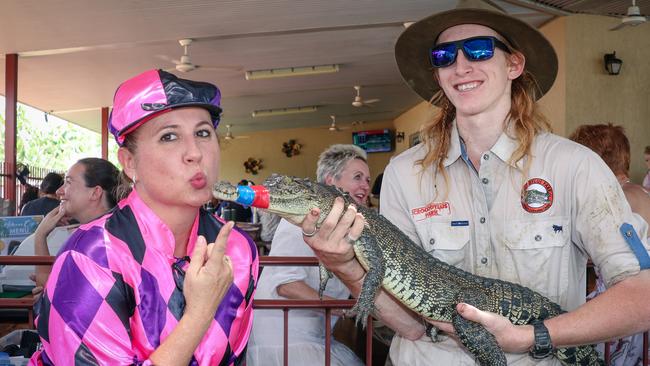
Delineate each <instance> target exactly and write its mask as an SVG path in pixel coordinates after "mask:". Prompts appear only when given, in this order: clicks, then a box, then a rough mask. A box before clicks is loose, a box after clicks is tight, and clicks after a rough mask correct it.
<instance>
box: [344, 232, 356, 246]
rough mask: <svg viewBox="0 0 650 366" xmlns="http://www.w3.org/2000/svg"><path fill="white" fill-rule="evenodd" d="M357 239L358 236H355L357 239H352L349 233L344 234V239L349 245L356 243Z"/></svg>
mask: <svg viewBox="0 0 650 366" xmlns="http://www.w3.org/2000/svg"><path fill="white" fill-rule="evenodd" d="M357 240H359V238H357V239H353V238H352V237H351V236H350V233H347V234H346V235H345V241H347V242H348V244H350V245H354V243H356V242H357Z"/></svg>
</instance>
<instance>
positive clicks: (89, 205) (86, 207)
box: [33, 158, 119, 286]
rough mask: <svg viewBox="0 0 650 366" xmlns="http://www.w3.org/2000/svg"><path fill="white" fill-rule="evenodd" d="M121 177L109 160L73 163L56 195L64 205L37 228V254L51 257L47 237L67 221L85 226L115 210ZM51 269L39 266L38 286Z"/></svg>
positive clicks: (37, 270)
mask: <svg viewBox="0 0 650 366" xmlns="http://www.w3.org/2000/svg"><path fill="white" fill-rule="evenodd" d="M118 177H119V171H118V169H117V168H116V167H115V165H113V164H112V163H111V162H110V161H108V160H104V159H99V158H85V159H81V160H79V161H77V162H76V163H75V164H73V165H72V166H71V167H70V169H68V172H67V173H66V175H65V178H64V183H63V185H62V186H61V187H59V189H58V190H57V192H56V194H57V196H58V197H59V198H60V199H61V204H60V205H59V207H57V208H55V209H53V210H52V211H50V212H49V213H48V214H47V215H45V217H44V218H43V221H41V223H40V224H39V225H38V228H36V232H35V233H34V238H33V240H34V255H51V253H50V250H49V249H48V243H47V237H48V236H49V235H50V233H51V232H52V231H53V230H54V229H55V228H56V227H57V226H58V225H61V224H63V225H65V224H66V223H67V219H69V218H72V219H74V220H76V221H77V222H78V223H79V224H82V225H83V224H86V223H88V222H90V221H92V220H94V219H96V218H98V217H100V216H101V215H103V214H105V213H106V212H108V211H109V210H110V209H112V208H113V207H115V205H116V204H117V199H116V196H115V194H116V188H117V183H118V181H119V179H118ZM77 226H78V225H77ZM50 269H51V266H36V276H35V282H36V286H44V285H45V282H46V281H47V277H48V276H49V274H50Z"/></svg>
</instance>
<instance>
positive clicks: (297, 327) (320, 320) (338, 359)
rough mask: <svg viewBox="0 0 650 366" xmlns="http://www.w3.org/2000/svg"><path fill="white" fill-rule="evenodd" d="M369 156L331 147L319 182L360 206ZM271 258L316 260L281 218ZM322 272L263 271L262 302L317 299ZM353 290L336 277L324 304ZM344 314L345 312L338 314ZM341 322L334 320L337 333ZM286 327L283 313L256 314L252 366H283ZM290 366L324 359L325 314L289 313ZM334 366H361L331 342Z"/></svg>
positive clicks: (322, 156) (320, 161) (366, 187)
mask: <svg viewBox="0 0 650 366" xmlns="http://www.w3.org/2000/svg"><path fill="white" fill-rule="evenodd" d="M366 159H367V156H366V152H365V151H363V150H362V149H361V148H359V147H358V146H354V145H332V146H330V147H329V148H328V149H326V150H325V151H323V152H322V153H321V154H320V157H319V159H318V166H317V168H316V177H317V181H318V182H319V183H323V184H327V185H334V186H336V187H338V188H340V189H341V190H343V191H345V192H348V193H349V194H350V196H351V197H352V199H353V200H354V201H355V202H356V203H357V204H359V205H365V203H366V198H367V197H368V194H369V193H370V183H369V182H370V172H369V170H368V164H367V162H366ZM269 256H305V257H313V256H314V252H313V251H312V250H311V249H310V248H309V246H307V245H306V244H305V243H304V241H303V238H302V233H301V231H300V228H299V227H297V226H295V225H293V224H290V223H289V222H288V221H286V220H284V219H282V220H280V223H279V224H278V228H277V230H276V231H275V235H274V236H273V241H272V243H271V252H270V253H269ZM318 287H319V274H318V267H284V266H271V267H268V268H265V269H264V270H263V271H262V276H261V278H260V281H259V286H258V288H257V295H256V298H257V299H294V300H317V299H319V297H318V290H317V289H318ZM349 295H350V292H349V291H348V289H347V288H346V287H345V286H344V285H343V284H342V283H341V282H340V281H339V280H338V279H336V278H332V279H330V281H329V282H328V283H327V287H326V288H325V292H324V295H323V298H324V299H347V298H348V297H349ZM338 314H339V315H340V314H341V313H340V312H338ZM338 319H339V317H338V316H332V323H331V326H332V328H333V327H334V324H335V323H336V321H337V320H338ZM283 324H284V315H283V312H282V311H281V310H256V311H255V320H254V322H253V332H252V334H251V340H250V345H249V349H248V357H247V364H248V365H249V366H258V365H259V366H279V365H283V349H284V346H283V340H284V337H283V331H284V328H283ZM288 332H289V344H288V347H289V360H288V361H289V365H318V364H322V363H323V362H324V360H325V312H324V311H323V310H322V309H313V310H312V309H308V310H291V311H290V312H289V328H288ZM331 356H332V358H331V364H332V365H334V366H337V365H338V366H347V365H362V363H361V361H360V360H359V358H358V357H357V356H356V355H355V354H354V352H352V351H351V350H350V349H349V348H347V347H346V346H345V345H343V344H341V343H339V342H337V341H335V340H334V339H332V348H331Z"/></svg>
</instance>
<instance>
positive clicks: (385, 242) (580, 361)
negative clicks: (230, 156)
mask: <svg viewBox="0 0 650 366" xmlns="http://www.w3.org/2000/svg"><path fill="white" fill-rule="evenodd" d="M212 193H213V195H214V196H215V197H216V198H218V199H221V200H228V201H236V202H239V203H242V204H246V205H252V206H254V207H258V208H260V209H264V210H267V211H268V212H271V213H274V214H277V215H280V216H281V217H283V218H284V219H286V220H287V221H289V222H291V223H293V224H295V225H300V224H301V223H302V221H303V219H304V217H305V215H307V213H308V212H309V210H311V209H312V208H314V207H318V208H319V209H320V210H321V215H320V219H319V220H320V222H322V220H324V218H325V217H326V216H327V215H328V214H329V212H330V209H331V208H332V205H333V203H334V199H335V198H336V197H342V198H343V200H344V201H345V203H346V207H347V205H350V204H354V201H353V200H352V198H351V197H350V196H349V195H348V194H347V193H345V192H342V191H340V190H338V189H337V188H336V187H333V186H326V185H323V184H320V183H313V182H311V181H310V180H309V179H305V178H296V177H288V176H283V175H276V174H274V175H272V176H271V177H269V178H267V179H266V180H265V181H264V183H263V184H262V186H255V187H246V186H240V187H236V186H233V185H231V184H230V183H228V182H218V183H216V184H215V185H214V187H213V192H212ZM355 206H356V205H355ZM357 210H358V211H359V212H361V214H362V215H363V217H364V218H365V221H366V222H365V226H364V229H363V232H362V234H361V236H360V237H359V238H358V239H357V240H356V241H355V243H354V244H353V248H354V252H355V255H356V257H357V259H358V260H359V262H360V263H361V265H362V266H363V268H364V269H365V270H366V272H367V274H366V278H365V279H364V282H363V284H362V290H361V292H360V294H359V296H358V299H357V302H356V304H355V305H354V307H353V308H352V311H353V312H356V314H357V320H359V319H360V320H361V321H362V322H364V325H365V319H367V317H368V315H369V314H370V313H371V312H373V311H374V310H375V309H374V299H375V296H376V294H377V292H378V290H379V288H380V287H383V289H384V290H385V291H387V292H388V293H390V294H391V295H392V296H394V297H395V298H396V299H398V300H399V301H400V302H402V303H403V304H404V305H406V306H407V307H408V308H409V309H411V310H413V311H414V312H416V313H418V314H420V315H421V316H422V317H424V318H426V319H430V320H438V321H444V322H450V323H452V324H453V327H454V329H455V331H456V333H457V335H458V337H459V340H460V342H461V343H462V344H463V345H464V346H465V347H466V348H467V349H468V350H469V351H470V352H471V353H472V354H473V355H474V356H475V358H476V361H477V362H478V363H479V364H480V365H483V366H488V365H489V366H501V365H506V364H507V362H506V357H505V354H504V352H503V350H502V349H501V348H500V347H499V345H498V343H497V341H496V339H495V338H494V336H493V335H492V334H491V333H489V332H488V331H487V330H486V329H485V328H484V327H483V326H482V325H480V324H478V323H475V322H472V321H469V320H466V319H464V318H463V317H461V316H460V315H459V314H458V313H457V312H456V304H458V303H459V302H464V303H468V304H471V305H473V306H475V307H477V308H479V309H481V310H485V311H490V312H494V313H497V314H501V315H503V316H504V317H506V318H508V319H509V320H510V321H511V322H512V323H513V324H516V325H522V324H533V323H535V322H538V321H543V320H544V319H547V318H549V317H553V316H556V315H558V314H561V313H563V312H564V311H563V310H562V308H561V307H560V306H559V305H558V304H556V303H554V302H552V301H551V300H549V299H548V298H546V297H544V296H543V295H541V294H539V293H537V292H535V291H533V290H531V289H529V288H527V287H524V286H521V285H518V284H515V283H511V282H507V281H502V280H498V279H493V278H487V277H481V276H477V275H474V274H471V273H469V272H466V271H464V270H462V269H459V268H456V267H454V266H451V265H449V264H447V263H445V262H443V261H441V260H439V259H436V258H435V257H433V256H431V255H430V254H429V253H427V252H426V251H425V250H424V249H423V248H422V247H420V246H419V245H417V244H415V243H414V242H413V241H411V240H410V238H409V237H408V236H407V235H406V234H404V233H403V232H402V231H401V230H399V229H398V228H397V227H396V226H395V225H393V224H392V223H391V222H390V221H388V220H387V219H386V218H384V217H383V216H381V215H379V214H377V213H376V212H375V211H373V210H372V209H368V208H365V207H357ZM320 222H319V223H320ZM321 272H322V271H321ZM321 279H322V283H321V289H320V290H321V291H322V290H323V289H324V284H325V283H326V281H327V276H323V275H321ZM432 338H435V337H432ZM434 340H435V339H434ZM553 355H554V356H555V357H557V358H558V360H559V361H560V363H561V364H563V365H604V362H603V361H602V360H601V359H600V358H599V356H598V353H597V351H596V350H595V347H594V346H591V345H586V346H578V347H568V348H559V349H555V350H554V351H553Z"/></svg>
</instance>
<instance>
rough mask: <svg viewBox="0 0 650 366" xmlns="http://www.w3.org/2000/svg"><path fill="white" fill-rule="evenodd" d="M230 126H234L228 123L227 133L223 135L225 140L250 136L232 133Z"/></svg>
mask: <svg viewBox="0 0 650 366" xmlns="http://www.w3.org/2000/svg"><path fill="white" fill-rule="evenodd" d="M230 127H232V125H226V134H225V135H224V136H223V138H224V139H225V140H228V141H230V140H235V139H247V138H249V137H250V136H235V135H233V134H232V131H230Z"/></svg>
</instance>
